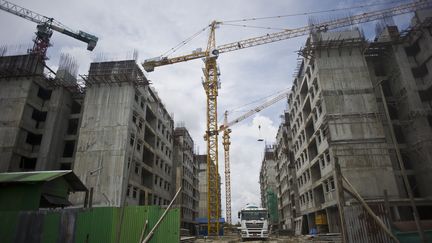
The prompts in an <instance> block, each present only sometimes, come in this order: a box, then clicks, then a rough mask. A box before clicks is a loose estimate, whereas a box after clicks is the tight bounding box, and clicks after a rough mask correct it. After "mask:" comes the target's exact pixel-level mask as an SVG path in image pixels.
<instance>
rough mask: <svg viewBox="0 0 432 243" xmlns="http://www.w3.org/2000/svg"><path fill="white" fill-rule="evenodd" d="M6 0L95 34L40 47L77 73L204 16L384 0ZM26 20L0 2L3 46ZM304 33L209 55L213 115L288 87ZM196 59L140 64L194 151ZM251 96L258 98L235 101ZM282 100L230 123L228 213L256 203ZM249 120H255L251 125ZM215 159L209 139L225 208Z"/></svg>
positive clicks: (144, 50)
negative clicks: (215, 87)
mask: <svg viewBox="0 0 432 243" xmlns="http://www.w3.org/2000/svg"><path fill="white" fill-rule="evenodd" d="M13 2H14V3H16V4H18V5H20V6H22V7H25V8H28V9H30V10H32V11H35V12H37V13H40V14H42V15H45V16H48V17H53V18H54V19H56V20H57V21H60V22H61V23H63V24H64V25H66V26H68V27H69V28H71V29H74V30H82V31H85V32H88V33H91V34H94V35H96V36H97V37H99V42H98V44H97V46H96V48H95V50H94V51H93V52H88V51H87V50H86V44H85V43H82V42H80V41H77V40H75V39H72V38H70V37H68V36H64V35H62V34H60V33H54V34H53V37H52V38H51V41H52V44H53V46H52V47H51V48H50V49H49V51H48V57H49V58H50V59H49V61H48V65H49V66H51V67H52V68H53V69H54V70H56V68H57V66H58V60H59V57H60V53H66V54H69V55H71V56H72V57H73V58H74V59H75V60H76V61H77V63H78V64H79V74H87V72H88V69H89V64H90V62H93V61H113V60H124V59H132V57H133V52H134V50H136V51H138V53H139V56H138V59H137V61H138V62H139V63H141V62H143V61H144V60H145V59H148V58H152V57H157V56H160V55H161V54H163V53H165V52H166V51H168V50H170V49H171V48H172V47H174V46H176V45H177V44H179V43H181V42H182V41H184V40H185V39H187V38H188V37H190V36H192V35H193V34H194V33H197V32H198V31H199V30H202V29H203V28H206V27H207V26H208V25H209V24H210V23H211V22H212V20H218V21H222V22H224V21H230V20H239V19H245V18H256V17H267V16H281V15H287V14H297V13H310V12H316V11H322V10H329V9H341V8H345V9H346V8H348V7H352V6H359V5H365V4H370V3H388V2H389V0H376V1H370V0H326V1H322V0H304V1H294V0H285V1H282V0H267V1H257V0H219V1H205V0H204V1H203V0H183V1H172V0H171V1H168V0H158V1H155V0H152V1H150V0H141V1H138V0H134V1H132V0H127V1H112V0H104V1H102V0H92V1H83V0H74V1H64V0H57V1H48V0H39V1H24V0H14V1H13ZM393 2H394V1H393ZM402 2H407V1H398V3H402ZM324 3H325V4H324ZM394 5H395V3H389V4H385V5H380V6H373V7H367V8H352V9H351V10H350V11H347V10H344V11H332V12H326V13H321V14H302V15H298V16H292V17H284V18H271V19H266V20H257V21H241V22H235V24H240V25H251V26H259V27H266V28H250V27H242V26H231V25H226V24H223V25H221V26H220V27H219V28H218V29H217V30H216V45H222V44H225V43H231V42H236V41H239V40H242V39H245V38H250V37H254V36H260V35H264V34H266V33H272V32H276V31H278V30H280V29H290V28H296V27H301V26H305V25H307V24H308V19H309V17H311V16H312V17H314V18H316V19H318V20H328V19H330V18H337V17H344V16H347V14H356V13H362V12H364V11H365V10H370V9H377V8H382V7H385V6H394ZM406 19H407V17H404V16H402V17H399V18H397V19H396V22H397V23H401V25H402V27H404V26H405V27H406V25H407V21H406ZM226 23H234V22H226ZM374 26H375V24H374V23H369V24H366V25H363V26H361V27H362V28H363V29H364V31H365V34H366V36H367V37H368V38H370V39H372V38H373V35H374V34H373V33H374ZM35 27H36V25H35V24H34V23H32V22H30V21H28V20H25V19H22V18H20V17H17V16H14V15H12V14H9V13H7V12H4V11H1V12H0V29H1V30H2V32H1V34H0V45H7V46H8V50H9V51H10V52H11V53H13V52H16V53H20V52H21V53H22V52H23V50H25V49H26V48H28V47H30V46H31V45H32V43H31V40H32V38H34V32H35ZM268 27H270V28H268ZM207 38H208V32H203V33H201V34H200V35H199V36H198V37H196V38H194V39H193V40H192V41H190V42H188V44H187V45H185V46H184V47H183V48H182V49H180V50H179V51H177V52H175V53H174V55H173V56H175V55H182V54H188V53H190V52H191V51H192V50H195V49H197V48H203V49H205V47H206V43H207ZM305 40H306V37H298V38H294V39H290V40H285V41H280V42H276V43H271V44H266V45H262V46H257V47H253V48H248V49H244V50H238V51H234V52H229V53H224V54H221V55H220V57H219V58H218V64H219V67H220V70H221V76H220V79H221V89H220V90H219V97H218V117H219V119H220V121H222V115H223V112H224V111H225V110H228V111H231V112H230V113H229V118H228V119H229V120H231V119H233V118H235V117H238V116H240V115H242V113H244V112H246V111H247V109H251V108H253V107H254V106H257V105H259V104H260V103H262V102H263V101H264V99H263V98H264V97H268V96H269V95H272V94H275V93H276V92H279V91H281V90H285V89H288V88H290V87H291V84H292V80H293V78H292V76H293V74H294V73H295V71H296V65H297V59H298V56H297V54H296V51H297V50H299V49H300V48H301V47H302V45H303V44H304V42H305ZM202 67H203V62H202V61H201V60H199V59H198V60H193V61H190V62H187V63H178V64H174V65H168V66H163V67H159V68H156V69H155V71H154V72H151V73H146V76H147V78H148V79H150V80H151V83H152V84H151V85H152V86H153V87H155V89H156V90H157V92H158V94H159V96H160V98H161V99H162V102H163V103H164V104H165V106H166V107H167V110H168V111H169V112H170V113H172V114H173V116H174V121H175V122H176V123H184V124H185V125H186V127H187V129H188V130H189V132H190V134H191V135H192V137H193V139H194V142H195V144H196V146H195V147H196V151H197V152H199V153H200V154H203V153H206V144H205V141H204V140H203V134H204V131H205V127H206V116H205V110H206V108H205V103H206V102H205V93H204V90H203V87H202V85H201V77H202V76H203V75H202V70H201V69H202ZM253 101H259V102H258V103H253V104H252V105H249V106H247V107H246V106H244V105H245V104H249V103H251V102H253ZM287 109H288V105H287V102H286V100H283V101H280V102H278V103H277V104H275V105H273V106H271V107H269V108H267V109H266V110H264V111H262V112H260V113H259V114H256V115H253V116H252V117H250V118H249V119H246V120H244V121H243V122H241V123H239V124H237V125H235V126H233V127H232V130H233V132H232V133H231V142H232V143H231V150H230V155H231V157H230V158H231V159H230V160H231V190H232V192H231V195H232V215H233V220H234V222H235V221H236V218H237V212H238V211H239V210H240V209H241V208H242V207H244V206H245V205H246V204H247V203H254V204H257V205H259V204H260V192H259V183H258V178H259V171H260V167H261V163H262V159H263V152H264V146H265V145H266V144H267V145H271V144H273V143H274V141H275V137H276V132H277V129H278V126H279V124H280V123H281V118H280V116H281V115H282V114H283V113H284V111H285V110H287ZM259 126H260V127H261V129H258V127H259ZM261 137H262V138H264V140H265V141H264V142H259V141H257V139H258V138H261ZM219 141H221V138H219ZM223 164H224V161H223V147H222V145H221V144H219V171H220V173H221V174H222V175H221V176H222V195H223V196H222V210H223V212H225V183H224V179H223V178H224V176H223V171H224V166H223ZM223 214H224V215H225V213H223Z"/></svg>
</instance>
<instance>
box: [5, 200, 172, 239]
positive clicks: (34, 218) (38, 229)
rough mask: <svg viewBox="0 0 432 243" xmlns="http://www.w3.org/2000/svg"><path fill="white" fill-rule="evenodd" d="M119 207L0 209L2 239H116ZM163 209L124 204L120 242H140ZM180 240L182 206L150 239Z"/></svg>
mask: <svg viewBox="0 0 432 243" xmlns="http://www.w3.org/2000/svg"><path fill="white" fill-rule="evenodd" d="M120 211H121V210H120V208H114V207H100V208H92V209H62V210H55V211H52V210H46V211H24V212H7V211H0V218H1V220H0V239H1V242H2V243H3V242H4V243H12V242H13V243H21V242H25V243H28V242H32V243H33V242H35V243H37V242H43V243H60V242H61V243H64V242H68V243H74V242H76V243H85V242H104V243H114V242H115V240H116V235H115V234H116V232H117V226H118V224H119V223H120V222H119V219H120V217H119V216H120ZM163 212H164V209H162V208H160V207H158V206H129V207H126V208H125V214H124V219H123V223H122V231H121V238H120V239H121V240H120V242H125V243H129V242H138V241H139V239H140V236H141V234H142V229H143V227H144V224H145V221H146V220H147V219H148V225H147V228H146V230H145V234H144V235H147V234H148V233H149V232H150V230H151V228H152V227H153V226H154V225H155V224H156V222H157V220H158V219H159V217H160V216H161V215H162V214H163ZM179 241H180V210H179V209H171V210H170V211H169V212H168V214H167V215H166V217H165V219H164V221H163V222H162V223H161V224H160V225H159V228H158V229H157V230H156V231H155V234H154V236H153V238H152V240H151V241H150V242H151V243H158V242H168V243H170V242H179Z"/></svg>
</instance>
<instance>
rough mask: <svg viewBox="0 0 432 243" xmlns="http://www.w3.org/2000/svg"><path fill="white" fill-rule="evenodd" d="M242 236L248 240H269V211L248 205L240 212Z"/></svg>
mask: <svg viewBox="0 0 432 243" xmlns="http://www.w3.org/2000/svg"><path fill="white" fill-rule="evenodd" d="M238 218H239V219H240V227H239V231H240V236H241V239H242V241H244V240H246V239H261V240H267V239H268V237H269V220H268V218H269V217H268V210H267V209H266V208H261V207H258V206H256V205H251V204H248V205H246V207H244V208H242V209H241V210H240V212H238Z"/></svg>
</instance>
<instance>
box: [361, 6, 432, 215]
mask: <svg viewBox="0 0 432 243" xmlns="http://www.w3.org/2000/svg"><path fill="white" fill-rule="evenodd" d="M428 17H429V18H428ZM431 17H432V11H431V10H427V11H418V12H416V13H415V16H414V18H413V19H412V22H411V26H410V27H409V29H408V30H406V31H403V32H402V33H399V30H398V28H397V27H396V26H382V25H381V26H380V25H378V27H379V28H377V38H376V40H375V42H373V43H371V44H370V45H371V47H373V48H370V50H369V51H368V52H367V53H366V55H367V56H366V60H367V62H368V64H369V68H370V74H371V78H372V80H374V83H375V84H376V85H377V86H381V88H382V90H383V95H384V97H382V94H381V93H380V92H377V97H378V98H380V99H381V101H386V104H385V105H386V106H387V109H388V112H389V118H388V119H386V120H385V122H387V121H388V120H391V126H392V128H393V130H394V133H395V136H396V143H397V147H398V149H399V151H400V153H401V155H402V160H403V163H404V166H405V168H406V169H407V175H408V180H409V183H410V186H411V188H412V190H413V193H414V196H415V197H422V198H425V197H431V196H432V188H431V187H430V185H431V183H432V180H431V176H430V175H431V174H432V153H431V151H432V140H431V139H430V138H431V137H432V130H431V127H432V102H431V101H432V61H431V55H432V36H431V32H430V28H431V26H432V20H431ZM381 103H383V102H381ZM383 111H384V109H383ZM383 113H384V112H383ZM385 126H387V129H390V128H389V126H388V123H385ZM390 142H392V141H391V140H390ZM391 152H392V156H393V158H394V160H395V161H397V158H396V156H395V154H396V153H395V151H394V150H392V151H391ZM401 183H402V182H400V187H402V188H403V186H402V184H401ZM402 191H403V192H404V193H403V194H404V196H405V195H406V194H405V190H402ZM422 210H423V211H424V213H427V210H426V209H424V208H420V211H422ZM420 213H422V212H420Z"/></svg>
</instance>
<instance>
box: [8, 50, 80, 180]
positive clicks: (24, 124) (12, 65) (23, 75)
mask: <svg viewBox="0 0 432 243" xmlns="http://www.w3.org/2000/svg"><path fill="white" fill-rule="evenodd" d="M76 69H77V66H76V65H75V64H73V63H71V62H68V57H67V56H63V58H61V61H60V64H59V70H58V75H56V74H55V73H53V72H52V71H51V70H48V69H46V68H45V65H44V61H43V60H42V59H41V58H40V57H38V56H36V55H32V54H29V55H17V56H0V113H1V115H0V172H7V171H34V170H60V169H62V170H68V169H70V168H71V167H72V162H73V160H74V154H75V147H76V140H77V134H78V127H79V124H80V117H81V103H82V99H83V94H82V93H81V90H80V87H79V86H78V85H77V83H76V79H75V76H76V72H74V70H75V71H76Z"/></svg>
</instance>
